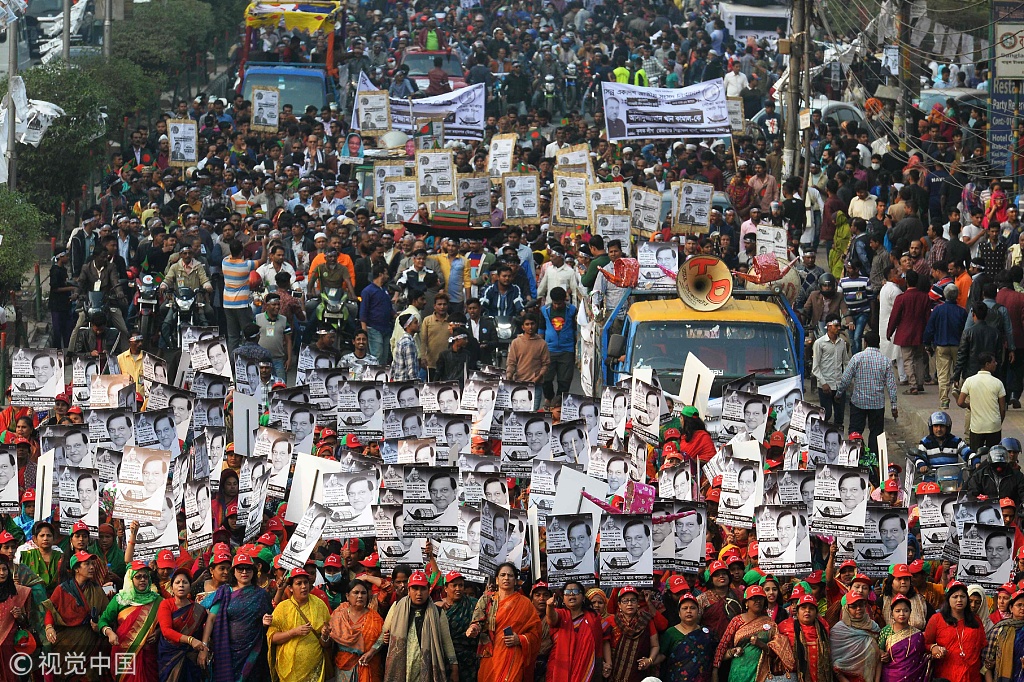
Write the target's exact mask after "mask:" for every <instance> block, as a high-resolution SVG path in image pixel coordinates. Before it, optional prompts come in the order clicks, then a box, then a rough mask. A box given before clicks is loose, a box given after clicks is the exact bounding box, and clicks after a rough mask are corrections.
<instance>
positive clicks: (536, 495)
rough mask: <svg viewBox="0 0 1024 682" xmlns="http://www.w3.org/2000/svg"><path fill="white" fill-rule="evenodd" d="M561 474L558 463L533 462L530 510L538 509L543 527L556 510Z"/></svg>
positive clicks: (538, 516) (560, 466)
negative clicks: (553, 510) (556, 496)
mask: <svg viewBox="0 0 1024 682" xmlns="http://www.w3.org/2000/svg"><path fill="white" fill-rule="evenodd" d="M561 473H562V465H561V464H559V463H558V462H550V461H548V460H545V459H535V460H533V470H532V471H531V472H530V508H531V509H533V508H536V510H537V518H538V520H539V522H540V524H541V525H544V524H545V523H546V522H547V517H548V514H550V513H551V510H552V509H554V506H555V493H556V491H557V490H558V479H559V478H560V476H561Z"/></svg>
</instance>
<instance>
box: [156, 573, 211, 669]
mask: <svg viewBox="0 0 1024 682" xmlns="http://www.w3.org/2000/svg"><path fill="white" fill-rule="evenodd" d="M168 584H169V585H170V593H171V597H170V599H164V600H163V601H162V602H160V606H159V607H158V608H157V614H156V617H157V622H159V624H160V640H159V641H158V642H157V670H158V672H159V675H160V682H201V681H202V680H205V679H206V673H205V672H204V671H203V670H201V669H200V666H201V665H205V663H206V657H207V656H208V655H209V649H208V648H207V646H206V645H205V644H203V626H204V625H205V624H206V609H204V608H203V607H202V606H200V605H199V604H197V603H195V602H194V601H193V600H192V597H191V594H190V593H191V591H192V576H191V574H190V573H189V571H188V569H187V568H179V569H177V570H176V571H174V573H172V574H171V579H170V580H169V581H168Z"/></svg>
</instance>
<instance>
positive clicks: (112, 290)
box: [69, 249, 128, 352]
mask: <svg viewBox="0 0 1024 682" xmlns="http://www.w3.org/2000/svg"><path fill="white" fill-rule="evenodd" d="M78 285H79V286H80V287H81V289H80V291H81V292H82V294H81V296H83V297H84V299H85V305H81V306H80V310H79V314H78V321H77V322H76V323H75V328H74V330H72V332H71V341H70V343H69V347H70V348H77V347H78V337H79V330H81V329H82V328H83V327H84V326H85V322H86V318H87V316H88V314H89V305H88V292H100V293H101V295H102V299H103V312H104V313H106V318H107V319H108V320H109V321H111V322H113V323H114V327H115V328H116V329H117V330H118V331H119V332H120V333H121V337H120V338H119V339H118V341H117V350H118V352H120V351H122V350H124V349H125V348H127V347H128V327H127V326H126V325H125V323H124V315H122V314H121V310H122V308H124V307H125V306H126V305H127V303H128V302H127V299H126V297H125V294H124V290H123V289H122V288H121V280H120V278H119V276H118V272H117V268H116V267H115V266H114V265H113V263H111V262H110V253H109V252H107V251H106V250H105V249H97V250H96V251H95V252H94V253H93V257H92V259H91V260H90V261H88V262H87V263H86V264H85V265H83V266H82V272H81V274H80V275H79V276H78Z"/></svg>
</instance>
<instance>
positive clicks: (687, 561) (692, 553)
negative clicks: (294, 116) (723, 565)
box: [669, 502, 708, 572]
mask: <svg viewBox="0 0 1024 682" xmlns="http://www.w3.org/2000/svg"><path fill="white" fill-rule="evenodd" d="M676 510H677V512H678V513H679V514H681V516H680V517H679V518H677V519H673V521H672V522H671V524H669V525H671V526H672V535H673V537H674V538H675V552H676V567H677V570H680V571H686V572H694V571H699V570H701V569H703V568H704V565H705V558H706V556H705V555H706V553H707V552H706V549H707V547H706V545H705V542H704V533H705V529H706V528H707V520H708V517H707V510H706V509H705V507H704V505H702V504H695V503H693V502H677V503H676Z"/></svg>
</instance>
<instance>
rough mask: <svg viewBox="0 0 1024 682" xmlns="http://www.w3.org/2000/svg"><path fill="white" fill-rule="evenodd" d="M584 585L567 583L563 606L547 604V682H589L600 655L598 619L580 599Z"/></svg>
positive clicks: (550, 601)
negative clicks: (548, 640) (550, 643)
mask: <svg viewBox="0 0 1024 682" xmlns="http://www.w3.org/2000/svg"><path fill="white" fill-rule="evenodd" d="M583 589H584V588H583V585H581V584H580V583H578V582H573V581H570V582H567V583H566V584H565V587H564V588H563V589H562V601H563V604H562V606H559V605H558V600H557V599H556V598H555V597H553V596H552V597H549V598H548V600H547V613H546V616H547V619H548V626H549V627H550V628H551V639H552V641H553V646H552V648H551V655H550V656H549V657H548V667H547V682H590V681H591V680H592V679H594V677H595V674H596V672H597V665H596V664H597V658H598V656H599V655H600V654H601V642H602V640H603V635H602V632H601V618H600V616H598V615H597V613H596V612H595V611H594V609H593V607H592V606H591V604H590V602H589V601H587V599H586V597H584V596H583Z"/></svg>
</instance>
